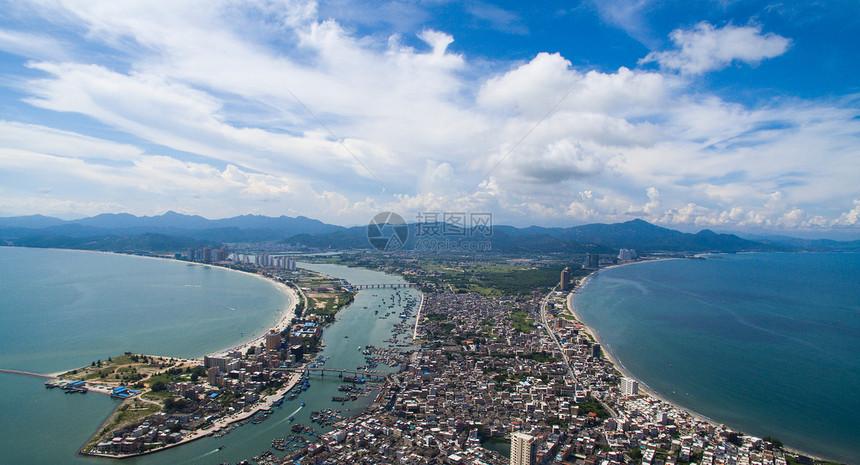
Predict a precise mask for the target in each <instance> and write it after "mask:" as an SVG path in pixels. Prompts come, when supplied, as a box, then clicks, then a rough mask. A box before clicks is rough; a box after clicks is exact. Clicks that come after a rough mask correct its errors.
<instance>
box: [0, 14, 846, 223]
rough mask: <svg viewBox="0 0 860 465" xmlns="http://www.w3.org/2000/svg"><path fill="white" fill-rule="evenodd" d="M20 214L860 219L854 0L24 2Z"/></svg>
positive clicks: (6, 57) (1, 133) (10, 30)
mask: <svg viewBox="0 0 860 465" xmlns="http://www.w3.org/2000/svg"><path fill="white" fill-rule="evenodd" d="M5 5H6V8H5V10H6V11H4V14H3V16H2V17H0V214H2V215H6V216H9V215H24V214H34V213H41V214H46V215H53V216H59V217H63V218H74V217H80V216H89V215H94V214H98V213H104V212H130V213H134V214H138V215H153V214H160V213H163V212H165V211H167V210H174V211H179V212H183V213H189V214H199V215H202V216H205V217H209V218H221V217H228V216H234V215H239V214H247V213H258V214H265V215H270V216H278V215H282V214H283V215H288V216H296V215H305V216H309V217H312V218H318V219H321V220H323V221H326V222H330V223H335V224H342V225H352V224H363V223H366V222H367V220H368V219H369V218H370V217H372V216H373V215H374V214H375V213H376V212H379V211H384V210H391V211H395V212H398V213H400V214H401V215H402V216H404V217H405V218H407V219H410V218H411V219H414V218H416V217H417V216H418V215H419V214H422V213H427V212H461V211H465V212H492V213H493V215H494V221H495V222H496V223H497V224H501V223H505V224H514V225H518V226H527V225H531V224H539V225H547V226H572V225H578V224H584V223H592V222H617V221H626V220H630V219H633V218H642V219H645V220H647V221H651V222H653V223H656V224H660V225H663V226H667V227H672V228H676V229H681V230H685V231H696V230H699V229H703V228H710V229H714V230H719V231H733V232H749V233H763V232H767V233H787V234H792V235H796V236H807V237H810V236H813V237H835V238H843V239H844V238H860V188H858V186H860V182H858V181H857V180H858V179H860V105H858V103H860V80H858V79H857V77H856V76H858V75H860V59H858V51H860V50H858V48H860V46H858V45H857V44H860V37H858V35H860V34H858V32H857V31H859V30H860V4H858V3H857V2H856V1H839V0H834V1H828V2H820V3H812V2H756V1H748V2H734V1H727V0H723V1H648V0H639V1H618V0H608V1H593V2H592V1H583V2H537V3H534V4H533V3H528V2H498V3H490V2H447V1H442V0H437V1H426V2H406V1H404V2H387V1H374V2H355V1H352V0H337V1H330V2H327V1H320V2H293V1H264V0H259V1H241V2H240V1H235V2H231V1H205V2H204V1H201V2H194V1H189V2H170V1H164V2H159V1H151V2H123V1H115V0H114V1H106V2H100V1H92V2H71V1H69V2H65V1H26V2H16V1H10V2H5Z"/></svg>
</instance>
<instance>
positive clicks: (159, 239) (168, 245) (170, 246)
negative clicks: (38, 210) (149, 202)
mask: <svg viewBox="0 0 860 465" xmlns="http://www.w3.org/2000/svg"><path fill="white" fill-rule="evenodd" d="M14 245H16V246H19V247H44V248H55V249H77V250H100V251H104V252H129V253H134V252H164V253H167V252H175V251H178V250H186V249H189V248H195V249H196V248H200V247H206V246H209V247H220V244H216V243H212V242H209V241H200V240H196V239H189V238H185V237H175V236H165V235H163V234H152V233H146V234H139V235H135V236H121V235H107V236H95V237H67V236H49V235H44V236H39V235H34V236H28V237H24V238H21V239H18V240H16V241H14Z"/></svg>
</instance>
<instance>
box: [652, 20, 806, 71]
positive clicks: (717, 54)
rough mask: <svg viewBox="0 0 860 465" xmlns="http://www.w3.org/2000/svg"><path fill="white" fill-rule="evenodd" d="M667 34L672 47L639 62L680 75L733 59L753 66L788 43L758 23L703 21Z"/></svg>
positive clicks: (788, 42)
mask: <svg viewBox="0 0 860 465" xmlns="http://www.w3.org/2000/svg"><path fill="white" fill-rule="evenodd" d="M670 37H671V38H672V42H673V43H674V44H675V47H676V49H675V50H668V51H663V52H651V53H649V54H648V56H646V57H645V58H643V59H642V60H640V64H644V63H649V62H656V63H658V64H659V65H660V67H662V68H665V69H670V70H676V71H680V72H681V73H683V74H702V73H706V72H708V71H713V70H717V69H721V68H725V67H726V66H729V65H730V64H731V63H732V62H734V61H740V62H744V63H747V64H752V65H756V64H758V63H759V62H761V61H762V60H764V59H766V58H773V57H777V56H780V55H782V54H783V53H785V52H786V51H787V50H788V48H789V46H790V45H791V40H789V39H787V38H785V37H782V36H780V35H778V34H774V33H772V32H769V33H766V34H762V31H761V27H759V26H734V25H732V24H727V25H725V26H723V27H721V28H717V27H714V26H713V25H711V24H709V23H707V22H704V21H703V22H701V23H699V24H697V25H696V26H695V27H693V28H692V29H688V30H685V29H676V30H674V31H672V33H671V34H670Z"/></svg>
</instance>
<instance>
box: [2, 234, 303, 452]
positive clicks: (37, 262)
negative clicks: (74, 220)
mask: <svg viewBox="0 0 860 465" xmlns="http://www.w3.org/2000/svg"><path fill="white" fill-rule="evenodd" d="M0 277H2V279H0V321H2V325H0V368H6V369H16V370H23V371H30V372H36V373H52V372H57V371H63V370H68V369H72V368H76V367H80V366H83V365H89V364H90V362H92V361H95V360H98V359H102V360H105V359H107V358H108V357H111V356H116V355H119V354H122V353H123V352H125V351H132V352H137V353H147V354H157V355H169V356H185V357H194V356H201V355H205V354H207V353H210V352H214V351H216V350H218V349H222V348H224V347H230V346H231V345H235V344H237V343H239V342H240V341H242V340H243V339H247V338H248V335H254V334H260V333H263V332H264V331H265V330H266V329H267V328H268V327H269V326H271V324H272V323H273V322H274V321H276V320H277V319H278V317H279V315H280V313H281V311H282V310H283V309H284V308H285V307H286V306H287V305H288V304H289V303H290V302H289V297H288V296H287V295H286V294H285V293H282V292H281V291H279V290H278V289H277V288H276V287H275V286H273V285H272V284H270V283H267V282H265V281H263V280H261V279H257V278H255V277H253V276H248V275H244V274H241V273H235V272H228V271H225V270H221V269H217V268H212V267H208V266H200V265H190V264H187V263H182V262H175V261H170V260H156V259H146V258H141V257H134V256H126V255H115V254H103V253H94V252H82V251H71V250H46V249H20V248H8V247H0ZM43 383H44V380H41V379H38V378H30V377H24V376H19V375H11V374H4V373H0V412H2V413H0V415H2V421H0V463H71V462H72V461H75V460H81V461H90V462H93V461H94V459H84V458H76V457H75V452H76V451H77V448H78V447H80V446H81V445H82V444H83V443H84V442H85V441H86V440H87V439H88V438H89V436H90V435H91V434H92V433H93V432H94V431H95V430H96V428H97V427H98V425H99V424H100V423H101V422H102V421H103V420H104V419H105V417H106V416H107V415H108V414H110V412H111V411H112V410H113V408H114V407H115V406H116V401H115V400H113V399H110V398H109V397H107V396H100V395H95V394H88V395H63V394H62V393H59V392H56V391H47V390H45V389H44V387H43V386H42V385H43ZM95 461H97V460H95Z"/></svg>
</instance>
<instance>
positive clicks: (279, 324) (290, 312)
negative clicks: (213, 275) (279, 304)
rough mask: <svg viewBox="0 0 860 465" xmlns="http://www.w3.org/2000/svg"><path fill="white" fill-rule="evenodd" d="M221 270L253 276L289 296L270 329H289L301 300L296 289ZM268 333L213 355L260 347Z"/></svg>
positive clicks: (272, 281)
mask: <svg viewBox="0 0 860 465" xmlns="http://www.w3.org/2000/svg"><path fill="white" fill-rule="evenodd" d="M219 268H222V269H224V270H227V271H233V272H236V273H242V274H245V275H248V276H252V277H254V278H257V279H260V280H263V281H266V282H268V283H270V284H272V285H273V286H275V287H276V288H277V289H278V290H279V291H281V292H283V293H284V294H286V295H287V296H289V298H290V302H289V303H288V304H287V306H286V307H284V309H283V311H282V312H281V316H280V317H279V318H278V321H276V322H275V324H274V326H272V327H271V328H270V329H274V330H275V331H277V332H281V331H283V330H285V329H287V327H288V326H289V325H290V321H292V319H293V317H295V316H296V305H298V302H299V299H300V297H299V294H298V292H296V289H294V288H292V287H290V286H287V285H286V284H284V283H282V282H279V281H276V280H274V279H271V278H267V277H265V276H263V275H261V274H257V273H249V272H247V271H239V270H233V269H230V268H224V267H219ZM268 332H269V330H266V331H264V332H263V333H262V334H258V335H256V336H254V337H253V338H252V339H249V340H248V341H246V342H243V343H241V344H238V345H235V346H232V347H228V348H225V349H222V350H219V351H217V352H215V353H213V354H211V355H212V356H215V357H224V356H226V355H228V354H229V353H230V352H233V351H236V350H239V351H245V350H247V349H248V348H249V347H251V346H253V345H260V343H262V342H265V339H266V334H267V333H268Z"/></svg>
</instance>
